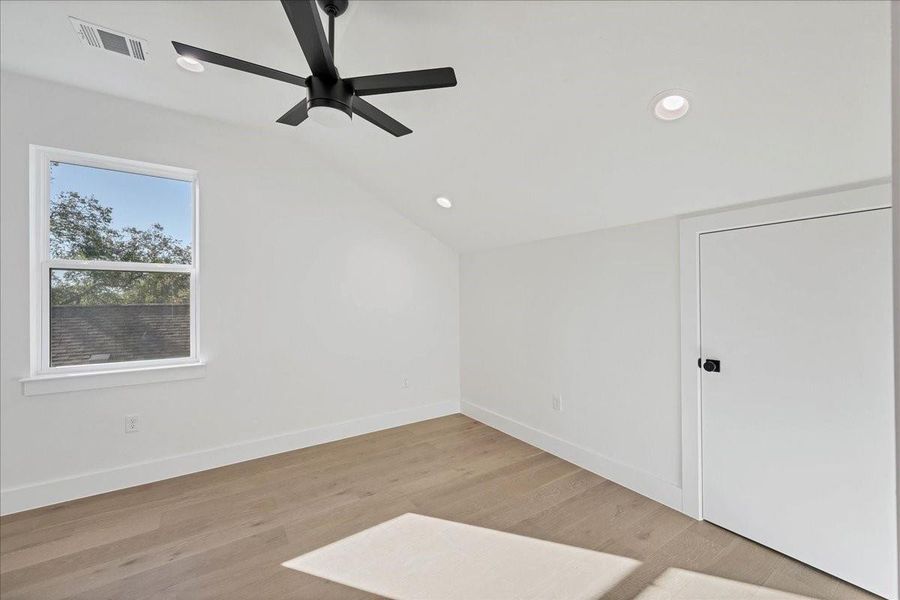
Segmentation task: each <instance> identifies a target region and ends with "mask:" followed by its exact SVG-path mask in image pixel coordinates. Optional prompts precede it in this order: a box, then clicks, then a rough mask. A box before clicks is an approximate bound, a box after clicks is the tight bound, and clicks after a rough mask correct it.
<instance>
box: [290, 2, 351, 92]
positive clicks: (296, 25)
mask: <svg viewBox="0 0 900 600" xmlns="http://www.w3.org/2000/svg"><path fill="white" fill-rule="evenodd" d="M281 5H282V6H283V7H284V12H285V13H286V14H287V18H288V20H289V21H290V22H291V27H293V29H294V35H296V36H297V41H298V42H300V48H302V49H303V56H305V57H306V62H308V63H309V70H310V71H312V74H313V75H315V76H316V77H320V78H322V79H326V80H329V81H335V80H337V79H338V72H337V68H336V67H335V66H334V56H332V54H331V48H329V47H328V38H326V37H325V30H324V29H322V20H321V19H319V9H318V7H317V6H316V1H315V0H281Z"/></svg>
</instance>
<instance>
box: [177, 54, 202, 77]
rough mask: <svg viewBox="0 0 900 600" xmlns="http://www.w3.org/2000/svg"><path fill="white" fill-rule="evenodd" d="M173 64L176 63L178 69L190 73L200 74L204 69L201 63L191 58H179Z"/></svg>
mask: <svg viewBox="0 0 900 600" xmlns="http://www.w3.org/2000/svg"><path fill="white" fill-rule="evenodd" d="M175 62H177V63H178V66H179V67H181V68H182V69H184V70H185V71H190V72H191V73H202V72H203V70H204V69H205V68H206V67H204V66H203V63H202V62H200V61H199V60H197V59H196V58H191V57H190V56H179V57H178V58H176V59H175Z"/></svg>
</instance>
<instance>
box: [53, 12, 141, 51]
mask: <svg viewBox="0 0 900 600" xmlns="http://www.w3.org/2000/svg"><path fill="white" fill-rule="evenodd" d="M69 21H71V22H72V27H74V28H75V34H76V35H77V36H78V38H79V39H80V40H81V41H82V42H83V43H85V44H87V45H88V46H90V47H92V48H97V49H99V50H109V51H110V52H115V53H117V54H121V55H123V56H130V57H131V58H133V59H135V60H140V61H147V60H150V57H149V56H148V54H147V42H146V41H145V40H142V39H139V38H136V37H134V36H133V35H128V34H127V33H121V32H119V31H113V30H112V29H107V28H106V27H100V26H99V25H94V24H92V23H88V22H86V21H82V20H80V19H76V18H75V17H69Z"/></svg>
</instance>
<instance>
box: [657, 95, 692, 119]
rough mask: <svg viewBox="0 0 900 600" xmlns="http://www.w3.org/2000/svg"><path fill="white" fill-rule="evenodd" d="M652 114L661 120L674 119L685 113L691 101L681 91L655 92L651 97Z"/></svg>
mask: <svg viewBox="0 0 900 600" xmlns="http://www.w3.org/2000/svg"><path fill="white" fill-rule="evenodd" d="M653 100H654V102H653V114H654V115H656V118H657V119H662V120H663V121H674V120H675V119H680V118H681V117H683V116H684V115H686V114H687V112H688V110H689V109H690V108H691V103H690V102H688V99H687V98H686V97H685V96H683V95H682V94H681V93H679V92H676V91H668V92H663V93H662V94H657V96H656V97H655V98H654V99H653Z"/></svg>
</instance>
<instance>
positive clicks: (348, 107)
mask: <svg viewBox="0 0 900 600" xmlns="http://www.w3.org/2000/svg"><path fill="white" fill-rule="evenodd" d="M306 92H307V98H308V99H309V104H308V107H309V108H312V107H314V106H327V107H328V108H334V109H337V110H340V111H343V112H345V113H347V114H348V115H350V117H351V118H352V116H353V88H352V87H350V85H349V84H347V83H345V82H344V81H343V80H340V79H339V80H338V81H324V80H322V79H320V78H318V77H308V78H307V79H306Z"/></svg>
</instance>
